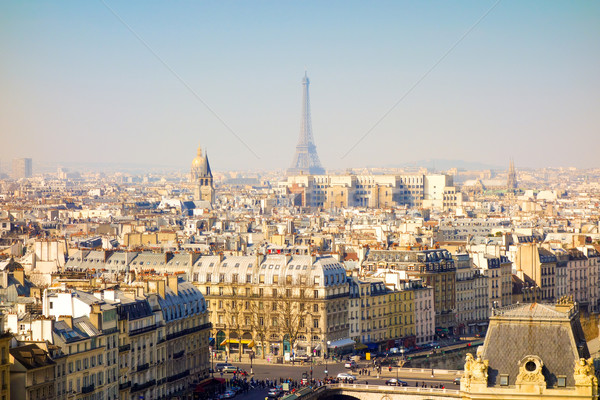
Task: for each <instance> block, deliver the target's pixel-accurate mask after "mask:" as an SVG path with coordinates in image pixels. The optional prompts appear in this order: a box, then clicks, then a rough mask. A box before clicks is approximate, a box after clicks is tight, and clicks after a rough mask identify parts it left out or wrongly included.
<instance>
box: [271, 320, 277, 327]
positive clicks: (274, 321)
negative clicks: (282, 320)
mask: <svg viewBox="0 0 600 400" xmlns="http://www.w3.org/2000/svg"><path fill="white" fill-rule="evenodd" d="M271 326H273V327H276V326H277V318H273V319H272V320H271Z"/></svg>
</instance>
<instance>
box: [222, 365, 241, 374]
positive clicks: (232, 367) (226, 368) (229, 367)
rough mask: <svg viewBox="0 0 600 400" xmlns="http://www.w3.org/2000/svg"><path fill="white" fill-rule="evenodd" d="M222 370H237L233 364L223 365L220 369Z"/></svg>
mask: <svg viewBox="0 0 600 400" xmlns="http://www.w3.org/2000/svg"><path fill="white" fill-rule="evenodd" d="M222 371H223V372H229V373H234V372H238V367H236V366H235V365H231V364H229V365H225V366H224V367H223V369H222Z"/></svg>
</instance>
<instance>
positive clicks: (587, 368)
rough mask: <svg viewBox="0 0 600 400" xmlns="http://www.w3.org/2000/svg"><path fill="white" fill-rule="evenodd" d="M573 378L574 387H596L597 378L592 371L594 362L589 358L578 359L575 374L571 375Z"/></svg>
mask: <svg viewBox="0 0 600 400" xmlns="http://www.w3.org/2000/svg"><path fill="white" fill-rule="evenodd" d="M573 377H574V378H575V385H592V386H596V385H598V378H596V372H595V369H594V361H593V360H592V359H591V358H590V359H588V360H586V359H585V358H580V359H579V361H577V362H576V363H575V372H574V373H573Z"/></svg>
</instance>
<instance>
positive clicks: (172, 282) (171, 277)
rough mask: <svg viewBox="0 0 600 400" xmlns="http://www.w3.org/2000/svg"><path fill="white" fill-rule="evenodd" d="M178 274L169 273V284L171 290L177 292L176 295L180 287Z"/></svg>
mask: <svg viewBox="0 0 600 400" xmlns="http://www.w3.org/2000/svg"><path fill="white" fill-rule="evenodd" d="M177 281H178V279H177V275H169V276H168V277H167V285H168V286H169V287H170V288H171V290H172V291H173V292H175V295H178V294H179V293H178V288H177Z"/></svg>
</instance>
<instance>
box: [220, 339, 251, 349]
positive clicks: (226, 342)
mask: <svg viewBox="0 0 600 400" xmlns="http://www.w3.org/2000/svg"><path fill="white" fill-rule="evenodd" d="M229 343H236V344H239V343H240V339H225V340H223V341H222V342H221V344H220V346H225V345H227V344H229ZM242 344H247V345H248V347H254V340H252V339H242Z"/></svg>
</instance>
